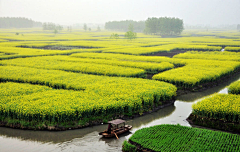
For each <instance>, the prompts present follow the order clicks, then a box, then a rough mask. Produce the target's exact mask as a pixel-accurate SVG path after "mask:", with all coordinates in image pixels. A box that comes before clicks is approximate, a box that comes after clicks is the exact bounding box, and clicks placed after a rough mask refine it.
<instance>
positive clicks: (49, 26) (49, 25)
mask: <svg viewBox="0 0 240 152" xmlns="http://www.w3.org/2000/svg"><path fill="white" fill-rule="evenodd" d="M42 27H43V30H58V31H61V30H62V29H63V26H61V25H58V24H54V23H43V25H42Z"/></svg>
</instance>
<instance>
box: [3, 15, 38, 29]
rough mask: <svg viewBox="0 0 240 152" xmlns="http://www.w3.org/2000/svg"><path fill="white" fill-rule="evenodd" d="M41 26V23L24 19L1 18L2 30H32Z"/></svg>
mask: <svg viewBox="0 0 240 152" xmlns="http://www.w3.org/2000/svg"><path fill="white" fill-rule="evenodd" d="M41 26H42V23H41V22H35V21H33V20H31V19H27V18H23V17H0V28H32V27H41Z"/></svg>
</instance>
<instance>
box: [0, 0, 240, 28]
mask: <svg viewBox="0 0 240 152" xmlns="http://www.w3.org/2000/svg"><path fill="white" fill-rule="evenodd" d="M164 16H167V17H178V18H180V19H183V21H184V23H186V24H191V25H195V24H211V25H219V24H240V0H0V17H26V18H31V19H33V20H35V21H41V22H54V23H60V24H64V25H68V24H74V23H105V22H107V21H113V20H126V19H132V20H137V21H139V20H146V19H147V18H148V17H164Z"/></svg>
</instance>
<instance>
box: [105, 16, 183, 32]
mask: <svg viewBox="0 0 240 152" xmlns="http://www.w3.org/2000/svg"><path fill="white" fill-rule="evenodd" d="M129 25H133V27H134V31H135V32H144V33H145V34H156V35H162V36H172V35H179V34H181V32H182V31H183V29H184V28H183V20H181V19H179V18H174V17H173V18H171V17H160V18H156V17H152V18H148V19H147V20H146V21H139V22H137V21H132V20H126V21H111V22H107V23H105V29H107V30H118V31H125V32H126V31H128V27H129Z"/></svg>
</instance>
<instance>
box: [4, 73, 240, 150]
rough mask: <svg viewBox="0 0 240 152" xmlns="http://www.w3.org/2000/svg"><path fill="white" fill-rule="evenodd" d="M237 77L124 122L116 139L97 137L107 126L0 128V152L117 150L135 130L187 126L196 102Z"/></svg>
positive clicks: (181, 97)
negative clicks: (124, 127)
mask: <svg viewBox="0 0 240 152" xmlns="http://www.w3.org/2000/svg"><path fill="white" fill-rule="evenodd" d="M239 77H240V75H237V76H235V77H234V78H232V79H231V80H229V81H228V82H225V83H223V84H221V85H219V86H217V87H214V88H211V89H208V90H205V91H202V92H195V93H189V94H186V95H181V96H179V97H178V98H177V100H176V102H175V103H174V105H172V106H169V107H166V108H164V109H160V110H159V111H157V112H154V113H151V114H148V115H145V116H142V117H139V118H135V119H131V120H128V121H127V124H129V125H132V126H133V128H132V130H131V132H130V133H127V134H124V135H121V136H119V139H116V138H111V139H104V138H102V137H101V136H98V132H100V131H102V130H105V129H106V128H107V125H99V126H93V127H89V128H84V129H77V130H68V131H62V132H50V131H29V130H18V129H11V128H5V127H0V151H1V152H9V151H15V152H19V151H20V152H34V151H36V152H41V151H42V152H58V151H63V152H72V151H81V152H85V151H86V152H92V151H93V152H95V151H97V152H116V151H121V146H122V143H123V141H124V140H127V139H128V138H129V137H130V136H131V135H132V134H133V133H134V132H135V131H136V130H138V129H141V128H144V127H149V126H154V125H160V124H181V125H183V126H191V125H190V124H189V123H188V122H187V121H186V118H187V117H188V116H189V115H190V113H191V111H192V108H191V106H192V104H193V103H196V102H198V101H199V100H200V99H201V98H204V97H206V96H208V95H211V94H214V93H218V92H220V93H227V89H226V88H225V87H226V86H228V85H229V84H230V83H232V82H234V81H236V80H238V79H239Z"/></svg>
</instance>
